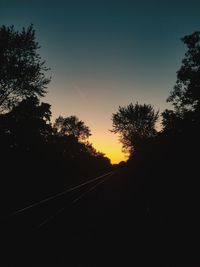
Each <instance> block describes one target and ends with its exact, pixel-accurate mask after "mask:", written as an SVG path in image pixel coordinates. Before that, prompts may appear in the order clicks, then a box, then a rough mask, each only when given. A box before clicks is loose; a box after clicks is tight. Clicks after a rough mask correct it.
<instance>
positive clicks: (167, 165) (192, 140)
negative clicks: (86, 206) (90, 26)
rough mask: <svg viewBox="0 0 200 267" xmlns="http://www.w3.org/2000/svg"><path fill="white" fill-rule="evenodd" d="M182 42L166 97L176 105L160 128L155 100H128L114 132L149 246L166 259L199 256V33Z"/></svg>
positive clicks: (164, 116) (116, 118) (115, 120)
mask: <svg viewBox="0 0 200 267" xmlns="http://www.w3.org/2000/svg"><path fill="white" fill-rule="evenodd" d="M182 41H183V42H184V44H185V45H186V46H187V51H186V53H185V57H184V58H183V60H182V65H181V67H180V69H179V70H178V71H177V81H176V84H175V86H174V89H173V90H172V92H171V93H170V96H169V98H168V99H167V101H168V102H170V103H172V106H173V109H172V110H165V111H164V112H163V113H162V114H161V118H162V130H161V131H159V132H158V131H156V121H157V119H158V112H156V111H154V109H153V107H152V106H151V105H146V104H144V105H139V104H138V103H136V104H135V105H133V104H130V105H128V106H126V107H119V110H118V112H117V113H115V114H113V132H115V133H118V134H119V135H120V140H121V142H122V144H123V147H124V149H125V150H126V151H128V152H129V155H130V157H129V160H128V161H127V164H126V165H125V164H123V165H122V166H123V173H124V174H125V173H126V174H127V176H128V177H129V179H130V184H131V186H130V187H129V190H130V193H132V194H138V206H140V208H141V210H143V212H142V214H143V216H145V218H146V219H145V221H146V224H145V227H146V228H145V227H144V231H146V232H145V233H146V235H147V237H146V241H147V240H149V251H151V252H152V250H153V249H152V248H151V246H152V244H153V243H155V244H156V245H155V246H154V249H155V250H156V253H157V254H158V255H165V256H167V259H169V258H170V257H172V256H173V255H174V256H175V257H176V259H183V258H184V257H187V255H195V259H196V255H198V253H197V251H198V249H199V246H198V245H197V240H198V239H199V237H200V232H199V224H200V219H199V206H200V194H199V188H200V180H199V163H200V162H199V150H200V32H194V33H193V34H191V35H188V36H185V37H184V38H182ZM124 165H125V166H124ZM146 229H148V230H146ZM162 253H163V254H162ZM162 259H164V260H165V259H166V258H164V256H163V257H162ZM188 259H189V258H188ZM190 259H191V258H190Z"/></svg>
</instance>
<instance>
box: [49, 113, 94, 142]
mask: <svg viewBox="0 0 200 267" xmlns="http://www.w3.org/2000/svg"><path fill="white" fill-rule="evenodd" d="M54 129H56V131H57V133H58V134H59V135H62V136H72V137H74V138H75V139H77V140H78V141H85V140H86V139H87V138H88V137H89V136H90V135H91V133H90V129H89V127H87V126H86V125H85V123H84V122H83V121H81V120H79V119H78V118H77V117H76V116H70V117H66V118H63V117H62V116H59V117H58V118H57V119H56V120H55V123H54Z"/></svg>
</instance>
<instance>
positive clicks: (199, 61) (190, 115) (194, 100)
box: [162, 32, 200, 131]
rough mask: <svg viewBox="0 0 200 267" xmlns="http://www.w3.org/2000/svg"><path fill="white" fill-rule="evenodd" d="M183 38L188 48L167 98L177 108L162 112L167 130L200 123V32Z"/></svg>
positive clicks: (179, 129)
mask: <svg viewBox="0 0 200 267" xmlns="http://www.w3.org/2000/svg"><path fill="white" fill-rule="evenodd" d="M181 40H182V41H183V42H184V44H185V45H186V46H187V48H188V49H187V52H186V53H185V57H184V59H183V60H182V66H181V67H180V69H179V70H178V71H177V81H176V85H175V86H174V89H173V91H172V92H171V94H170V96H169V98H168V99H167V101H168V102H171V103H172V104H173V106H174V108H175V110H174V111H172V110H165V111H164V113H163V114H162V115H163V125H164V129H165V130H169V129H172V128H173V129H174V130H175V129H176V130H178V131H183V129H186V128H190V127H193V126H194V127H195V125H196V126H199V124H200V32H194V33H193V34H191V35H186V36H185V37H183V38H182V39H181Z"/></svg>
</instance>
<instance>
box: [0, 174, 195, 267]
mask: <svg viewBox="0 0 200 267" xmlns="http://www.w3.org/2000/svg"><path fill="white" fill-rule="evenodd" d="M134 188H135V189H134ZM144 193H145V192H144V191H143V190H142V189H140V186H139V185H137V186H135V187H134V179H130V177H129V175H128V173H125V172H121V171H118V172H115V173H114V174H112V175H111V176H110V177H109V179H107V180H105V181H104V182H103V183H100V184H99V185H98V186H97V187H95V188H94V190H92V191H90V192H89V193H88V194H86V195H84V196H83V197H82V198H81V199H80V200H77V201H74V203H73V204H72V201H69V199H66V198H65V199H63V198H62V199H60V200H58V201H54V202H52V203H51V204H50V205H49V207H48V208H47V206H45V207H43V208H37V209H36V210H34V209H33V210H32V211H27V212H25V214H24V213H22V214H20V215H18V216H13V217H11V218H10V219H8V220H5V221H4V223H3V224H2V226H1V231H2V233H1V236H2V238H1V253H2V254H1V255H2V256H1V266H22V265H25V266H43V265H47V266H50V265H54V266H116V265H120V266H149V265H151V264H152V263H153V264H154V265H158V266H177V265H176V264H189V265H187V266H198V265H193V264H194V263H197V262H198V257H199V233H198V232H197V229H198V227H196V226H195V222H192V223H190V224H186V223H185V222H184V221H182V219H183V218H184V217H181V216H180V217H178V218H177V216H174V217H170V218H167V216H157V215H156V214H153V211H152V210H151V209H150V208H149V207H148V204H147V203H146V201H145V198H144ZM79 195H80V194H79ZM63 208H64V209H63ZM163 208H164V207H163ZM47 209H49V211H48V216H46V217H47V218H48V220H47V221H45V219H46V217H45V212H47ZM58 211H59V212H58ZM166 212H167V211H166ZM56 213H57V214H56ZM162 214H165V211H164V212H162ZM51 215H53V217H52V218H51ZM38 218H40V219H41V218H43V219H42V222H43V223H42V224H41V220H39V219H38ZM173 218H174V219H173ZM187 222H188V220H187ZM192 225H193V226H194V227H193V228H192V227H191V226H192ZM135 264H136V265H135ZM178 266H183V265H178Z"/></svg>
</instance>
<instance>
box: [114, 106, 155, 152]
mask: <svg viewBox="0 0 200 267" xmlns="http://www.w3.org/2000/svg"><path fill="white" fill-rule="evenodd" d="M157 119H158V111H157V112H155V111H154V109H153V107H152V106H151V105H146V104H144V105H140V104H138V103H136V104H135V105H133V104H132V103H131V104H129V105H128V106H126V107H121V106H120V107H119V109H118V112H117V113H115V114H113V115H112V121H113V130H111V131H112V132H114V133H117V134H119V136H120V141H121V143H122V145H123V148H124V150H125V151H128V152H129V153H130V154H132V153H133V150H134V149H136V148H138V146H140V144H141V143H142V142H143V141H144V140H145V139H147V138H149V137H153V136H155V134H156V130H155V123H156V121H157Z"/></svg>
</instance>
